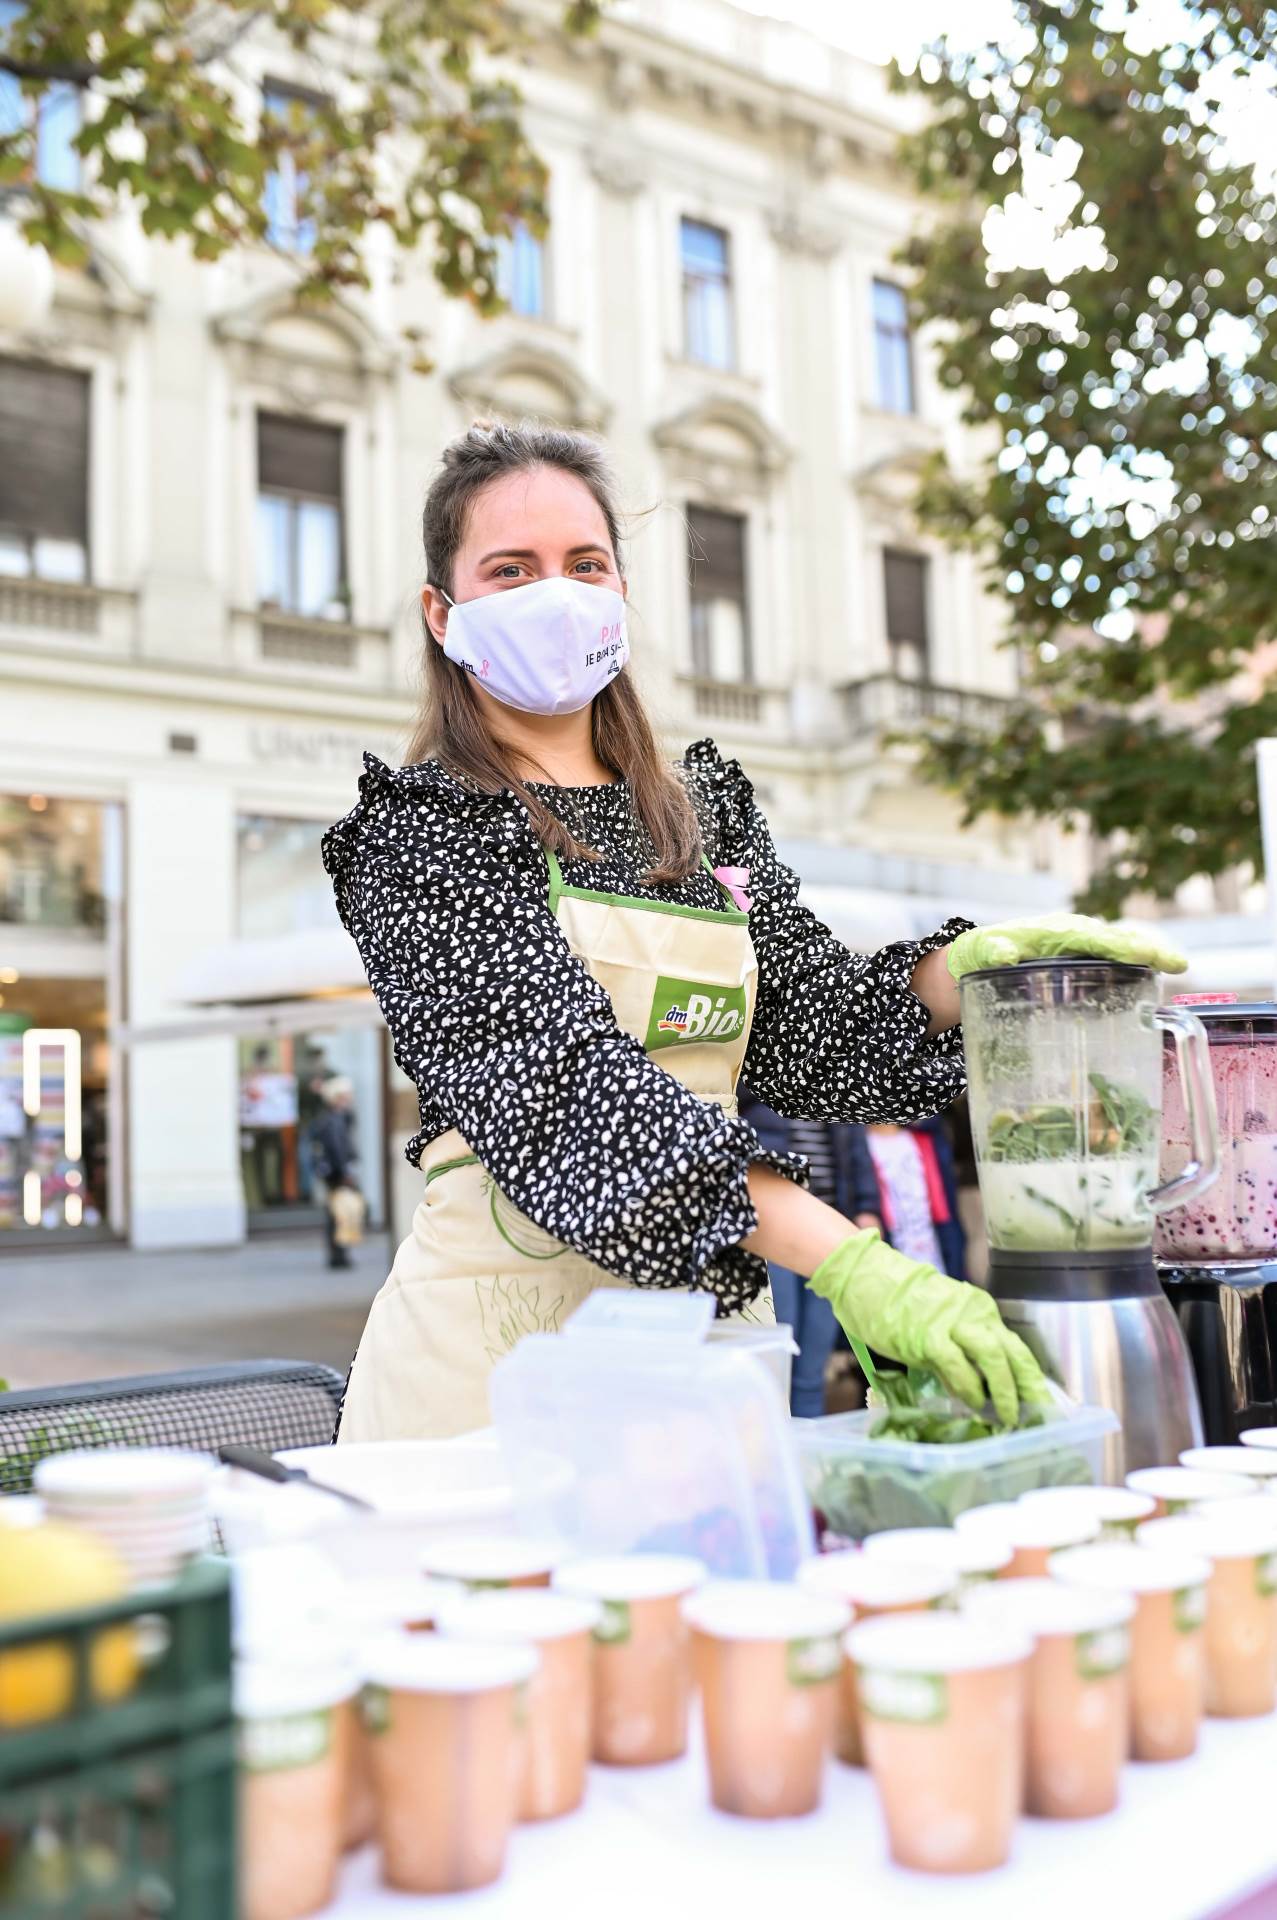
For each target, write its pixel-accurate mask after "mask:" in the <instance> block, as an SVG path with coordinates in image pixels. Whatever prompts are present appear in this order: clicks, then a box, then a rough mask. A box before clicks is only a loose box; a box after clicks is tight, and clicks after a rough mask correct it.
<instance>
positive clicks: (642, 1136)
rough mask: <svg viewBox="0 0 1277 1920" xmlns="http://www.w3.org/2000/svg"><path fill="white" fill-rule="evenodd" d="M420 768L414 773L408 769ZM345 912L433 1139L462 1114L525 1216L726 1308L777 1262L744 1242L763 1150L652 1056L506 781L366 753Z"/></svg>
mask: <svg viewBox="0 0 1277 1920" xmlns="http://www.w3.org/2000/svg"><path fill="white" fill-rule="evenodd" d="M406 771H409V772H413V773H416V772H418V771H419V770H416V769H412V770H406ZM324 860H325V865H326V867H327V869H328V872H329V874H330V876H331V877H332V880H333V884H334V889H335V892H336V897H337V904H338V909H339V911H340V913H341V917H342V920H343V921H344V923H345V925H346V927H347V928H348V929H349V931H350V933H351V934H352V936H353V937H354V939H355V941H356V944H357V945H358V947H359V951H360V954H361V957H362V959H363V962H364V966H365V969H366V971H367V974H368V980H369V984H370V985H371V987H372V990H373V992H374V994H375V995H376V998H377V1001H378V1004H379V1006H380V1008H381V1011H382V1014H383V1016H384V1018H385V1020H386V1024H387V1026H388V1027H389V1029H390V1033H391V1036H392V1039H393V1042H394V1050H395V1058H396V1059H397V1060H398V1062H399V1064H400V1066H401V1067H402V1068H403V1070H404V1072H405V1073H407V1074H408V1075H409V1076H410V1078H411V1079H412V1080H413V1081H414V1082H415V1083H416V1085H417V1088H418V1090H419V1092H420V1095H421V1101H422V1117H423V1121H424V1122H425V1123H426V1125H425V1127H424V1128H423V1134H422V1135H419V1136H418V1141H417V1142H415V1143H414V1145H415V1146H417V1147H418V1149H419V1145H420V1142H421V1140H422V1138H432V1137H434V1136H435V1135H436V1134H438V1133H440V1132H442V1131H444V1130H445V1129H446V1128H448V1127H455V1128H456V1129H457V1130H458V1131H459V1132H460V1133H461V1135H462V1137H463V1138H464V1139H465V1141H466V1142H467V1144H468V1145H469V1147H470V1148H471V1150H472V1151H473V1152H474V1153H476V1154H477V1155H478V1157H479V1159H480V1161H481V1162H482V1163H483V1165H484V1167H485V1168H486V1169H487V1171H488V1172H489V1173H490V1174H491V1175H492V1177H493V1179H494V1180H495V1181H496V1182H497V1184H498V1186H499V1187H500V1188H501V1190H502V1192H503V1193H505V1194H506V1196H507V1197H508V1198H509V1199H510V1200H511V1201H512V1202H513V1203H514V1205H515V1206H517V1207H518V1208H519V1209H520V1210H521V1211H522V1212H523V1213H525V1214H526V1215H527V1216H528V1218H529V1219H531V1220H533V1221H535V1223H536V1224H537V1225H538V1226H540V1227H542V1228H544V1229H545V1230H546V1231H547V1232H549V1233H552V1234H554V1235H555V1236H556V1237H557V1238H558V1239H560V1240H563V1241H564V1242H566V1244H567V1245H568V1246H570V1247H572V1248H574V1249H575V1250H576V1251H577V1252H578V1253H581V1254H583V1255H585V1257H586V1258H587V1259H590V1260H592V1261H594V1262H595V1263H596V1264H597V1265H599V1266H601V1267H603V1268H604V1269H605V1270H606V1271H607V1272H608V1273H611V1274H615V1275H616V1276H618V1277H619V1278H622V1279H626V1280H630V1281H633V1282H635V1283H636V1284H638V1285H640V1286H655V1287H673V1286H701V1287H704V1288H706V1289H707V1290H710V1291H712V1292H714V1293H716V1294H717V1295H718V1297H719V1299H720V1301H721V1302H722V1303H723V1305H724V1306H725V1307H727V1308H734V1307H738V1306H742V1305H744V1304H746V1303H747V1302H748V1301H749V1300H750V1299H752V1298H754V1297H755V1296H756V1295H757V1293H758V1292H759V1291H760V1290H761V1288H762V1285H763V1283H764V1281H765V1279H766V1269H765V1268H764V1267H763V1265H762V1263H761V1262H760V1261H758V1260H756V1259H754V1258H753V1257H751V1256H750V1255H748V1254H746V1253H745V1252H744V1251H743V1249H742V1248H741V1247H740V1245H739V1244H738V1243H739V1242H740V1241H741V1240H742V1239H744V1238H746V1237H747V1236H748V1235H749V1234H750V1233H752V1232H753V1230H754V1228H755V1227H756V1225H757V1219H756V1216H755V1213H754V1209H753V1206H752V1204H751V1201H750V1197H749V1190H748V1186H747V1175H748V1171H749V1167H750V1165H751V1163H753V1162H760V1161H761V1162H764V1163H766V1164H767V1165H770V1166H773V1167H775V1168H776V1169H777V1170H778V1171H780V1172H782V1173H785V1174H787V1175H788V1176H789V1177H791V1178H801V1176H802V1163H801V1162H799V1161H796V1160H792V1159H790V1158H788V1157H787V1156H781V1155H774V1154H769V1153H767V1152H765V1151H764V1149H763V1147H762V1145H761V1143H760V1142H759V1140H758V1137H757V1135H756V1134H755V1133H754V1132H753V1130H752V1129H751V1128H750V1127H749V1126H747V1125H746V1124H745V1122H744V1121H742V1120H739V1119H736V1118H732V1117H729V1116H728V1115H725V1114H724V1113H722V1112H721V1111H720V1110H719V1109H717V1108H715V1107H712V1106H707V1105H705V1104H704V1103H703V1102H701V1101H700V1100H698V1099H697V1098H696V1097H695V1095H693V1094H691V1093H689V1092H688V1091H687V1089H686V1088H685V1087H683V1086H682V1085H681V1084H680V1083H679V1082H678V1081H677V1080H675V1079H674V1077H673V1076H672V1075H671V1074H668V1073H666V1072H665V1071H664V1070H663V1069H662V1068H661V1067H660V1066H658V1065H656V1064H655V1063H654V1062H652V1061H650V1060H649V1059H648V1057H647V1055H646V1053H645V1052H644V1050H643V1048H642V1047H641V1045H640V1044H639V1043H638V1041H637V1040H635V1039H634V1038H633V1037H632V1036H631V1035H629V1034H628V1033H625V1032H624V1031H623V1030H622V1029H621V1028H620V1027H619V1026H618V1025H617V1022H616V1019H615V1016H614V1014H613V1011H612V1004H611V1001H610V999H609V997H608V995H607V993H606V991H605V989H604V988H603V987H601V986H600V985H599V984H598V983H597V982H596V981H595V980H594V979H593V978H592V977H591V975H590V974H589V972H588V971H587V969H586V968H585V967H584V966H583V965H582V963H581V962H580V961H579V960H578V959H577V958H576V956H575V955H574V954H573V953H572V951H571V949H570V948H569V946H568V943H567V941H566V939H565V938H564V935H563V933H562V931H561V929H560V928H559V926H558V924H557V922H556V921H555V919H554V917H553V915H552V914H551V912H550V909H549V905H548V901H547V890H546V868H545V862H544V857H543V855H542V853H541V850H540V848H539V846H538V845H537V843H536V840H535V838H534V836H533V834H532V831H531V828H530V825H529V823H528V819H527V815H526V812H525V810H524V809H523V808H522V807H521V806H520V805H519V803H518V801H517V800H515V798H514V797H513V795H475V794H471V793H469V792H467V791H465V790H463V789H462V788H461V787H460V785H459V784H458V783H457V782H455V781H451V780H450V779H449V778H448V776H446V775H443V776H441V777H439V778H435V779H432V778H431V777H429V776H428V774H426V773H424V772H423V773H422V777H421V778H419V779H418V780H416V781H415V782H414V781H412V780H406V779H404V778H402V777H401V775H398V774H392V773H391V772H390V771H389V770H388V769H385V768H380V767H379V763H376V762H372V763H371V764H370V767H369V771H368V772H367V773H366V775H365V778H364V781H363V783H362V784H361V802H360V806H359V807H357V808H356V809H355V811H354V813H352V814H351V815H349V816H348V817H347V818H346V819H345V820H344V821H341V822H339V823H338V825H337V826H336V827H334V828H333V829H332V830H331V832H330V833H329V835H328V836H327V838H326V840H325V845H324Z"/></svg>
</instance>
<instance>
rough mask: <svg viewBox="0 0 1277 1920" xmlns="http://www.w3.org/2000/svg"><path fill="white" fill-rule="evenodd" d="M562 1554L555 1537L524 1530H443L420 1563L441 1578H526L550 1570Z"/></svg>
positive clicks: (430, 1544)
mask: <svg viewBox="0 0 1277 1920" xmlns="http://www.w3.org/2000/svg"><path fill="white" fill-rule="evenodd" d="M562 1558H563V1549H562V1548H561V1547H560V1546H557V1545H556V1544H555V1542H554V1541H552V1540H536V1539H533V1538H532V1537H531V1536H530V1535H527V1534H521V1533H514V1532H510V1533H441V1534H439V1535H438V1537H437V1538H436V1539H434V1540H430V1541H428V1542H427V1544H426V1545H425V1546H424V1547H423V1548H422V1550H421V1553H420V1555H419V1557H418V1561H417V1564H418V1566H419V1567H420V1568H421V1570H422V1572H423V1573H431V1574H434V1575H436V1576H437V1577H438V1578H439V1579H441V1580H497V1581H500V1580H526V1579H528V1578H530V1577H531V1576H532V1575H533V1574H539V1573H549V1572H550V1570H551V1568H553V1567H555V1566H557V1564H558V1562H559V1561H560V1560H561V1559H562Z"/></svg>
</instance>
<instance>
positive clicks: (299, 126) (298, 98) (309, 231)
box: [262, 80, 327, 253]
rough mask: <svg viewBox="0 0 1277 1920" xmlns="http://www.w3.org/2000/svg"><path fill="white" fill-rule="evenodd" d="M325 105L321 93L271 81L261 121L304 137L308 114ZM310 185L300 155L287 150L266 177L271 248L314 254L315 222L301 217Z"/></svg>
mask: <svg viewBox="0 0 1277 1920" xmlns="http://www.w3.org/2000/svg"><path fill="white" fill-rule="evenodd" d="M326 104H327V102H326V101H325V100H324V97H323V95H322V94H318V93H309V92H307V91H306V89H305V88H303V87H286V86H282V85H281V84H280V83H279V82H278V81H275V80H270V81H268V82H267V83H266V86H265V88H264V90H263V93H262V118H263V120H275V121H278V122H280V123H281V124H282V125H283V126H285V127H288V128H290V129H291V130H292V131H293V133H294V134H303V133H304V132H305V129H306V121H307V117H308V115H309V114H311V113H313V112H314V110H315V108H316V107H323V106H325V105H326ZM309 185H310V180H309V176H308V175H307V173H306V172H305V170H304V168H302V167H299V166H298V164H297V155H296V154H295V153H293V152H292V151H291V150H290V149H289V148H287V147H285V148H284V149H283V150H282V151H281V152H280V153H279V154H278V155H277V156H276V160H275V165H274V167H273V169H272V171H271V172H270V173H268V174H267V176H266V191H265V195H264V206H265V212H266V238H267V239H268V240H269V242H270V244H271V246H273V247H279V248H280V250H281V251H282V252H284V253H313V252H314V248H315V222H314V220H313V219H311V218H310V217H309V216H305V217H303V214H302V205H303V203H304V201H305V198H306V192H307V189H308V187H309Z"/></svg>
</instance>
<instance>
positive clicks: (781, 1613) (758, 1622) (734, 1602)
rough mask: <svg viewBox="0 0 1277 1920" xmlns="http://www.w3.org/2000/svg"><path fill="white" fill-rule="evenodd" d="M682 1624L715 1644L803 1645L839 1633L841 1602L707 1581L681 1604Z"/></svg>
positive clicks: (843, 1619) (783, 1586)
mask: <svg viewBox="0 0 1277 1920" xmlns="http://www.w3.org/2000/svg"><path fill="white" fill-rule="evenodd" d="M683 1618H684V1619H685V1620H686V1621H687V1623H688V1625H689V1626H691V1627H694V1628H695V1629H696V1631H697V1632H698V1633H706V1634H709V1635H710V1637H711V1638H712V1639H715V1640H805V1639H810V1638H814V1637H815V1636H816V1635H817V1634H826V1633H841V1632H842V1630H843V1628H844V1627H845V1626H846V1625H847V1622H848V1621H849V1620H850V1618H851V1608H850V1606H849V1605H848V1603H847V1601H846V1600H845V1599H842V1598H840V1597H839V1596H838V1595H837V1594H834V1593H830V1592H829V1591H828V1590H826V1591H824V1592H820V1593H816V1592H813V1591H812V1590H811V1589H810V1588H808V1587H803V1586H791V1585H790V1584H789V1583H788V1582H787V1581H782V1580H711V1581H709V1582H708V1584H707V1585H705V1586H703V1587H701V1588H699V1589H698V1590H697V1592H695V1593H690V1594H688V1596H687V1598H686V1599H685V1600H684V1602H683Z"/></svg>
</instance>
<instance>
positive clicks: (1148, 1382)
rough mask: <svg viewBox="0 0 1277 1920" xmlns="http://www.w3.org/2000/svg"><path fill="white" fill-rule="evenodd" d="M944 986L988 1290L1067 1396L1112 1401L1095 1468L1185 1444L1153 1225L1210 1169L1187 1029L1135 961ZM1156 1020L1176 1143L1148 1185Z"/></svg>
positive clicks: (1188, 1419) (1127, 1463)
mask: <svg viewBox="0 0 1277 1920" xmlns="http://www.w3.org/2000/svg"><path fill="white" fill-rule="evenodd" d="M960 991H961V1000H962V1026H963V1039H964V1044H965V1049H966V1058H967V1075H968V1089H969V1098H970V1107H971V1127H972V1134H973V1137H974V1141H975V1149H976V1160H977V1164H978V1167H979V1175H980V1193H981V1198H982V1200H983V1203H984V1214H985V1224H986V1229H987V1232H988V1238H989V1249H990V1252H989V1278H988V1282H987V1285H988V1288H989V1291H990V1292H991V1293H992V1294H993V1296H994V1298H995V1299H996V1300H997V1302H998V1305H999V1307H1000V1308H1001V1311H1002V1316H1003V1319H1004V1320H1005V1321H1006V1323H1007V1324H1008V1326H1011V1327H1013V1328H1014V1329H1015V1331H1016V1332H1017V1333H1019V1334H1020V1335H1021V1337H1022V1338H1023V1339H1025V1340H1026V1341H1027V1342H1028V1344H1029V1345H1030V1346H1031V1347H1032V1348H1033V1350H1034V1352H1035V1353H1036V1354H1037V1356H1038V1359H1039V1360H1040V1361H1041V1363H1042V1365H1043V1367H1044V1369H1045V1371H1046V1372H1047V1373H1048V1374H1050V1375H1051V1376H1053V1377H1054V1378H1055V1379H1057V1380H1059V1381H1060V1383H1061V1384H1062V1385H1063V1386H1064V1387H1065V1389H1066V1390H1067V1392H1069V1393H1070V1394H1071V1395H1072V1396H1073V1398H1074V1399H1077V1400H1082V1401H1085V1402H1088V1403H1090V1404H1099V1405H1101V1406H1108V1407H1111V1408H1112V1409H1113V1410H1114V1412H1115V1413H1117V1414H1118V1416H1119V1418H1120V1419H1121V1422H1122V1427H1121V1431H1120V1432H1119V1433H1116V1434H1114V1435H1112V1436H1111V1437H1110V1439H1109V1441H1108V1442H1107V1443H1106V1447H1105V1456H1104V1463H1103V1471H1104V1474H1105V1477H1106V1478H1107V1479H1114V1480H1116V1479H1120V1478H1121V1477H1122V1476H1123V1475H1124V1474H1125V1473H1126V1472H1127V1471H1129V1470H1130V1469H1131V1468H1132V1467H1137V1466H1145V1465H1160V1464H1162V1463H1164V1462H1166V1461H1173V1460H1175V1459H1176V1458H1177V1456H1178V1454H1179V1452H1180V1450H1181V1449H1182V1448H1184V1447H1188V1446H1193V1445H1196V1444H1197V1439H1198V1436H1199V1435H1200V1433H1201V1413H1200V1408H1199V1405H1198V1399H1197V1391H1196V1387H1195V1384H1194V1379H1193V1372H1192V1367H1191V1364H1190V1361H1189V1356H1188V1351H1187V1348H1186V1347H1185V1344H1184V1339H1183V1336H1182V1335H1181V1333H1180V1328H1179V1323H1178V1321H1177V1320H1176V1317H1175V1314H1174V1311H1173V1309H1172V1308H1171V1306H1170V1303H1169V1301H1168V1300H1167V1299H1166V1297H1165V1295H1164V1294H1163V1292H1162V1290H1161V1287H1160V1285H1159V1283H1158V1277H1157V1271H1156V1269H1155V1267H1154V1264H1153V1229H1154V1219H1155V1216H1157V1215H1160V1214H1161V1213H1162V1212H1164V1211H1166V1210H1168V1209H1170V1208H1173V1207H1180V1206H1183V1205H1185V1204H1186V1203H1188V1202H1190V1201H1192V1200H1194V1199H1195V1198H1196V1197H1197V1196H1199V1195H1200V1194H1201V1193H1203V1192H1204V1191H1205V1189H1206V1188H1207V1187H1208V1186H1209V1184H1210V1182H1211V1181H1212V1180H1213V1179H1214V1178H1215V1175H1216V1172H1217V1171H1218V1144H1217V1139H1216V1134H1215V1108H1214V1098H1213V1094H1212V1090H1211V1084H1210V1075H1209V1071H1208V1059H1207V1046H1206V1037H1205V1034H1204V1032H1203V1030H1202V1027H1201V1024H1200V1022H1199V1021H1198V1020H1197V1019H1196V1018H1195V1017H1194V1015H1193V1014H1191V1013H1189V1012H1187V1011H1186V1010H1185V1009H1184V1008H1182V1007H1170V1008H1163V1007H1159V1006H1158V1005H1157V979H1156V976H1155V975H1154V974H1153V973H1152V972H1151V971H1150V969H1148V968H1147V967H1129V966H1121V965H1118V964H1117V963H1115V962H1112V961H1106V960H1088V959H1060V960H1042V961H1028V962H1024V963H1022V964H1020V965H1019V966H1014V967H996V968H990V969H988V970H986V971H983V972H980V973H973V974H968V975H967V976H966V978H965V979H964V980H963V981H962V983H961V990H960ZM1161 1032H1169V1033H1171V1034H1172V1035H1173V1037H1174V1043H1175V1047H1176V1049H1177V1057H1178V1059H1179V1061H1180V1071H1181V1084H1182V1085H1183V1087H1184V1090H1185V1120H1186V1134H1187V1137H1188V1139H1189V1141H1190V1144H1191V1149H1192V1151H1191V1157H1189V1158H1187V1159H1186V1160H1185V1161H1184V1163H1183V1164H1182V1165H1181V1166H1180V1167H1179V1168H1178V1170H1177V1171H1176V1172H1175V1173H1174V1175H1173V1177H1171V1178H1170V1179H1168V1180H1166V1181H1164V1182H1163V1183H1162V1184H1161V1185H1160V1186H1159V1185H1158V1137H1159V1131H1160V1122H1161V1104H1162V1073H1161V1042H1160V1038H1159V1034H1160V1033H1161Z"/></svg>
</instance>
